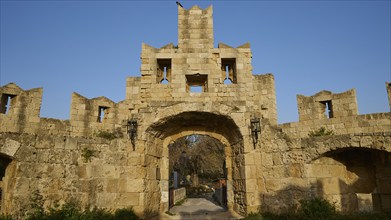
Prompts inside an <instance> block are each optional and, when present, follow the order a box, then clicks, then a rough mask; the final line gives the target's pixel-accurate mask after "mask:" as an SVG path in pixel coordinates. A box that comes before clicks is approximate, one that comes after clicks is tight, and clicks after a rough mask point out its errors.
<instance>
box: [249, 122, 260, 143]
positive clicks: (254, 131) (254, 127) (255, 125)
mask: <svg viewBox="0 0 391 220" xmlns="http://www.w3.org/2000/svg"><path fill="white" fill-rule="evenodd" d="M250 122H251V137H252V138H253V143H254V148H255V145H256V144H257V143H258V138H259V136H258V133H260V132H261V123H260V121H259V118H256V117H254V118H252V119H251V120H250Z"/></svg>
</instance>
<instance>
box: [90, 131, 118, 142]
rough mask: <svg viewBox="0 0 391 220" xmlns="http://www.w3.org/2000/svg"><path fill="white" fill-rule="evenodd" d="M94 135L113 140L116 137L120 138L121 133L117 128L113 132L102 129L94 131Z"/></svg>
mask: <svg viewBox="0 0 391 220" xmlns="http://www.w3.org/2000/svg"><path fill="white" fill-rule="evenodd" d="M95 136H96V137H100V138H104V139H107V140H113V139H116V138H122V137H123V134H122V132H121V131H120V130H119V129H117V130H115V131H113V132H110V131H105V130H102V131H97V132H95Z"/></svg>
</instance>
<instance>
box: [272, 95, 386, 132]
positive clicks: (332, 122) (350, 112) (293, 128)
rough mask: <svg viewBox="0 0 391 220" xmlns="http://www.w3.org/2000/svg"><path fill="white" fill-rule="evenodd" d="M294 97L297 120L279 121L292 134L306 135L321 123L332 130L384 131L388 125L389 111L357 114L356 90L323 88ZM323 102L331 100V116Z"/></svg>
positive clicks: (283, 128)
mask: <svg viewBox="0 0 391 220" xmlns="http://www.w3.org/2000/svg"><path fill="white" fill-rule="evenodd" d="M297 100H298V103H297V104H298V109H299V116H300V119H299V122H291V123H285V124H281V125H279V127H280V128H281V129H282V130H283V131H284V132H285V133H286V134H287V135H289V136H292V137H308V134H309V133H310V132H311V131H316V130H318V129H319V128H321V127H325V128H326V129H328V130H332V131H333V133H334V134H354V133H376V132H387V131H389V130H390V127H391V113H389V112H386V113H375V114H366V115H358V110H357V102H356V92H355V90H349V91H346V92H344V93H339V94H333V93H331V92H329V91H322V92H319V93H317V94H315V95H314V96H310V97H305V96H302V95H298V96H297ZM324 102H329V103H331V109H330V110H331V111H332V113H331V116H332V117H328V116H327V115H326V113H327V112H326V110H325V105H324V104H323V103H324Z"/></svg>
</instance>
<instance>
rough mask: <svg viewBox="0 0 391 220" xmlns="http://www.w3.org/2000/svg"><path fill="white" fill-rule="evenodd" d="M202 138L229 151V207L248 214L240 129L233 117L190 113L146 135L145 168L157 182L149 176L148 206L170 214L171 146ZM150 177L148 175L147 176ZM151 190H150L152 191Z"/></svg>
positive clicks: (157, 124) (160, 123)
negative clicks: (194, 136) (191, 137)
mask: <svg viewBox="0 0 391 220" xmlns="http://www.w3.org/2000/svg"><path fill="white" fill-rule="evenodd" d="M191 134H202V135H208V136H210V137H213V138H215V139H217V140H219V141H221V142H222V143H223V144H225V145H226V146H227V147H226V149H225V158H226V159H225V162H226V167H227V191H228V195H227V200H228V201H227V206H228V209H231V210H234V211H236V212H238V213H240V214H243V213H245V212H246V211H245V192H246V189H245V184H244V182H245V174H244V172H243V171H242V170H243V169H241V167H243V166H244V156H243V152H244V149H243V148H244V146H243V136H242V134H241V132H240V129H239V127H238V126H237V125H236V123H235V122H234V120H233V119H232V118H230V117H229V116H226V115H222V114H217V113H210V112H199V111H189V112H182V113H179V114H176V115H172V116H168V117H165V118H162V119H160V120H158V121H157V122H155V123H153V124H152V125H150V126H149V127H148V128H147V130H146V133H145V137H144V139H145V143H146V146H145V147H146V155H145V165H146V166H147V167H148V169H150V171H151V173H153V172H155V176H154V177H155V178H153V174H152V178H151V175H148V174H147V190H146V193H147V194H148V195H147V196H146V197H145V198H146V200H148V199H147V198H148V196H149V198H151V199H149V200H148V201H145V202H144V204H145V205H146V206H147V207H150V209H152V210H160V211H161V212H163V211H166V210H168V193H169V192H168V188H169V186H168V184H169V183H168V182H169V173H168V172H169V171H168V168H169V154H168V145H169V144H170V143H171V142H172V141H175V140H177V139H178V138H180V137H184V136H187V135H191ZM147 173H148V172H147ZM148 187H149V188H150V189H148Z"/></svg>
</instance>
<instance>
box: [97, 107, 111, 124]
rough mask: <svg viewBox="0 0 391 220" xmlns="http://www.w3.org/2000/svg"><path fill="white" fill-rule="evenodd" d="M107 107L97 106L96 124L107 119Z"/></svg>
mask: <svg viewBox="0 0 391 220" xmlns="http://www.w3.org/2000/svg"><path fill="white" fill-rule="evenodd" d="M108 109H109V108H108V107H104V106H99V110H98V118H97V122H99V123H102V122H103V121H104V119H105V118H106V117H107V113H108Z"/></svg>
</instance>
